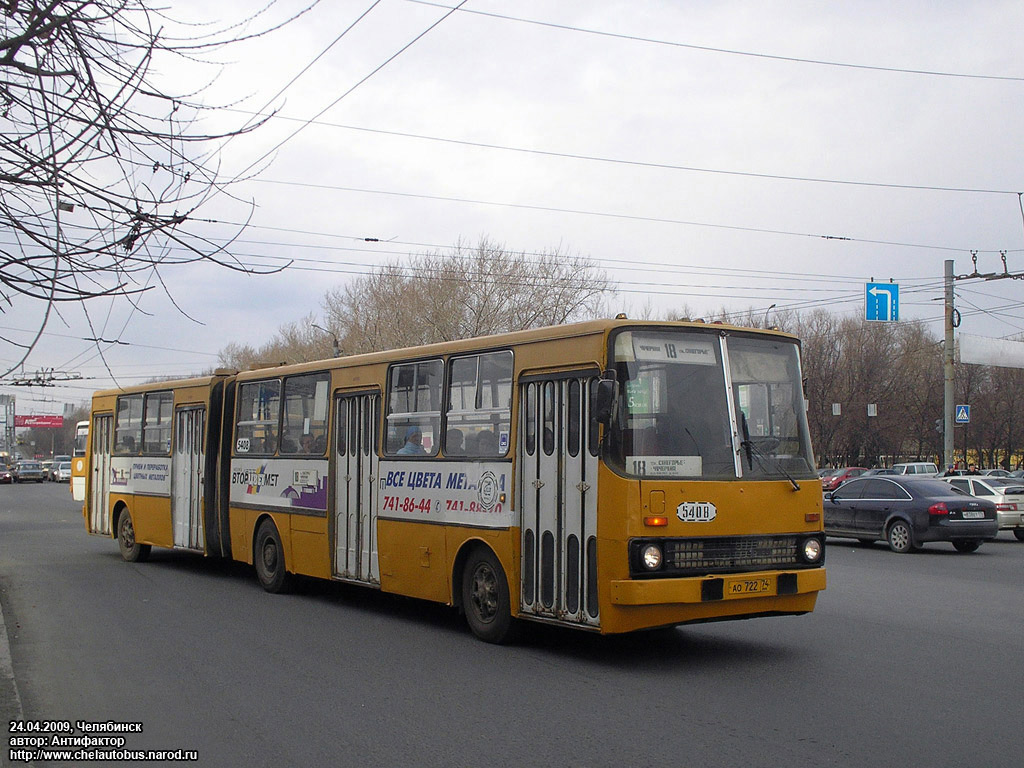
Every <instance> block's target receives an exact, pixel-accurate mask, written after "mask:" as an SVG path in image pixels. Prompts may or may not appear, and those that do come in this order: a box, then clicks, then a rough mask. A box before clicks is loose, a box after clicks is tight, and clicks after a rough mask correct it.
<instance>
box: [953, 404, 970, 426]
mask: <svg viewBox="0 0 1024 768" xmlns="http://www.w3.org/2000/svg"><path fill="white" fill-rule="evenodd" d="M954 420H955V421H956V423H957V424H970V423H971V406H969V405H958V406H957V407H956V414H955V419H954Z"/></svg>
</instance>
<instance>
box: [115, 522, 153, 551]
mask: <svg viewBox="0 0 1024 768" xmlns="http://www.w3.org/2000/svg"><path fill="white" fill-rule="evenodd" d="M117 545H118V547H120V548H121V557H122V558H124V559H125V560H126V561H127V562H129V563H137V562H142V561H144V560H146V559H147V558H148V557H149V553H150V550H152V547H151V546H150V545H149V544H139V542H138V541H137V540H136V538H135V525H134V523H132V515H131V513H130V512H129V511H128V510H127V509H126V510H124V511H123V512H121V517H120V518H118V521H117Z"/></svg>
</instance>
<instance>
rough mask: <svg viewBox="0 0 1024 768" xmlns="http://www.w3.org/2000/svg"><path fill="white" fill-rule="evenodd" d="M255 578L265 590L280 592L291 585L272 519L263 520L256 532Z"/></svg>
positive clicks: (279, 539) (285, 590) (282, 548)
mask: <svg viewBox="0 0 1024 768" xmlns="http://www.w3.org/2000/svg"><path fill="white" fill-rule="evenodd" d="M253 561H254V565H255V566H256V578H257V579H259V582H260V586H261V587H263V588H264V589H265V590H266V591H267V592H273V593H276V594H280V593H282V592H287V591H288V589H289V587H291V574H289V573H288V571H286V570H285V567H284V547H283V546H282V545H281V537H280V536H279V535H278V533H277V526H276V525H274V521H273V520H264V521H263V524H262V525H261V526H260V528H259V531H257V532H256V548H255V551H254V552H253Z"/></svg>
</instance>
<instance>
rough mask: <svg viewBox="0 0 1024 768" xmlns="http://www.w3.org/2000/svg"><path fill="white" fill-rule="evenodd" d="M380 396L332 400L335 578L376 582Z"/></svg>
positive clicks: (378, 577) (378, 570) (359, 396)
mask: <svg viewBox="0 0 1024 768" xmlns="http://www.w3.org/2000/svg"><path fill="white" fill-rule="evenodd" d="M379 413H380V395H378V394H362V395H346V396H343V397H339V398H337V400H336V401H335V419H334V425H335V426H334V454H335V455H334V459H335V466H334V478H335V482H334V575H335V576H336V577H338V578H341V579H348V580H352V581H359V582H363V583H367V584H380V567H379V564H378V560H377V489H376V481H377V474H378V469H377V465H378V458H377V446H376V443H377V440H376V433H377V421H378V416H379Z"/></svg>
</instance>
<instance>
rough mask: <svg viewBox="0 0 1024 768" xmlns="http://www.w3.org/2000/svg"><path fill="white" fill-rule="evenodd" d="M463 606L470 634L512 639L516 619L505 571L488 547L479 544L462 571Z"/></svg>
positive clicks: (504, 640) (492, 640)
mask: <svg viewBox="0 0 1024 768" xmlns="http://www.w3.org/2000/svg"><path fill="white" fill-rule="evenodd" d="M462 608H463V610H464V611H465V612H466V623H467V624H469V628H470V629H471V630H472V631H473V634H474V635H476V636H477V637H479V638H480V639H481V640H484V641H485V642H488V643H498V644H501V643H507V642H510V641H512V640H513V639H515V635H516V629H517V628H518V622H516V621H515V619H513V618H512V613H511V610H510V603H509V595H508V580H507V579H506V578H505V571H504V569H502V567H501V563H499V562H498V558H497V557H495V556H494V553H493V552H491V550H489V549H486V548H485V547H478V548H477V549H475V550H474V551H473V553H472V554H471V555H470V556H469V559H468V560H467V561H466V568H465V570H464V571H463V572H462Z"/></svg>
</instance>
